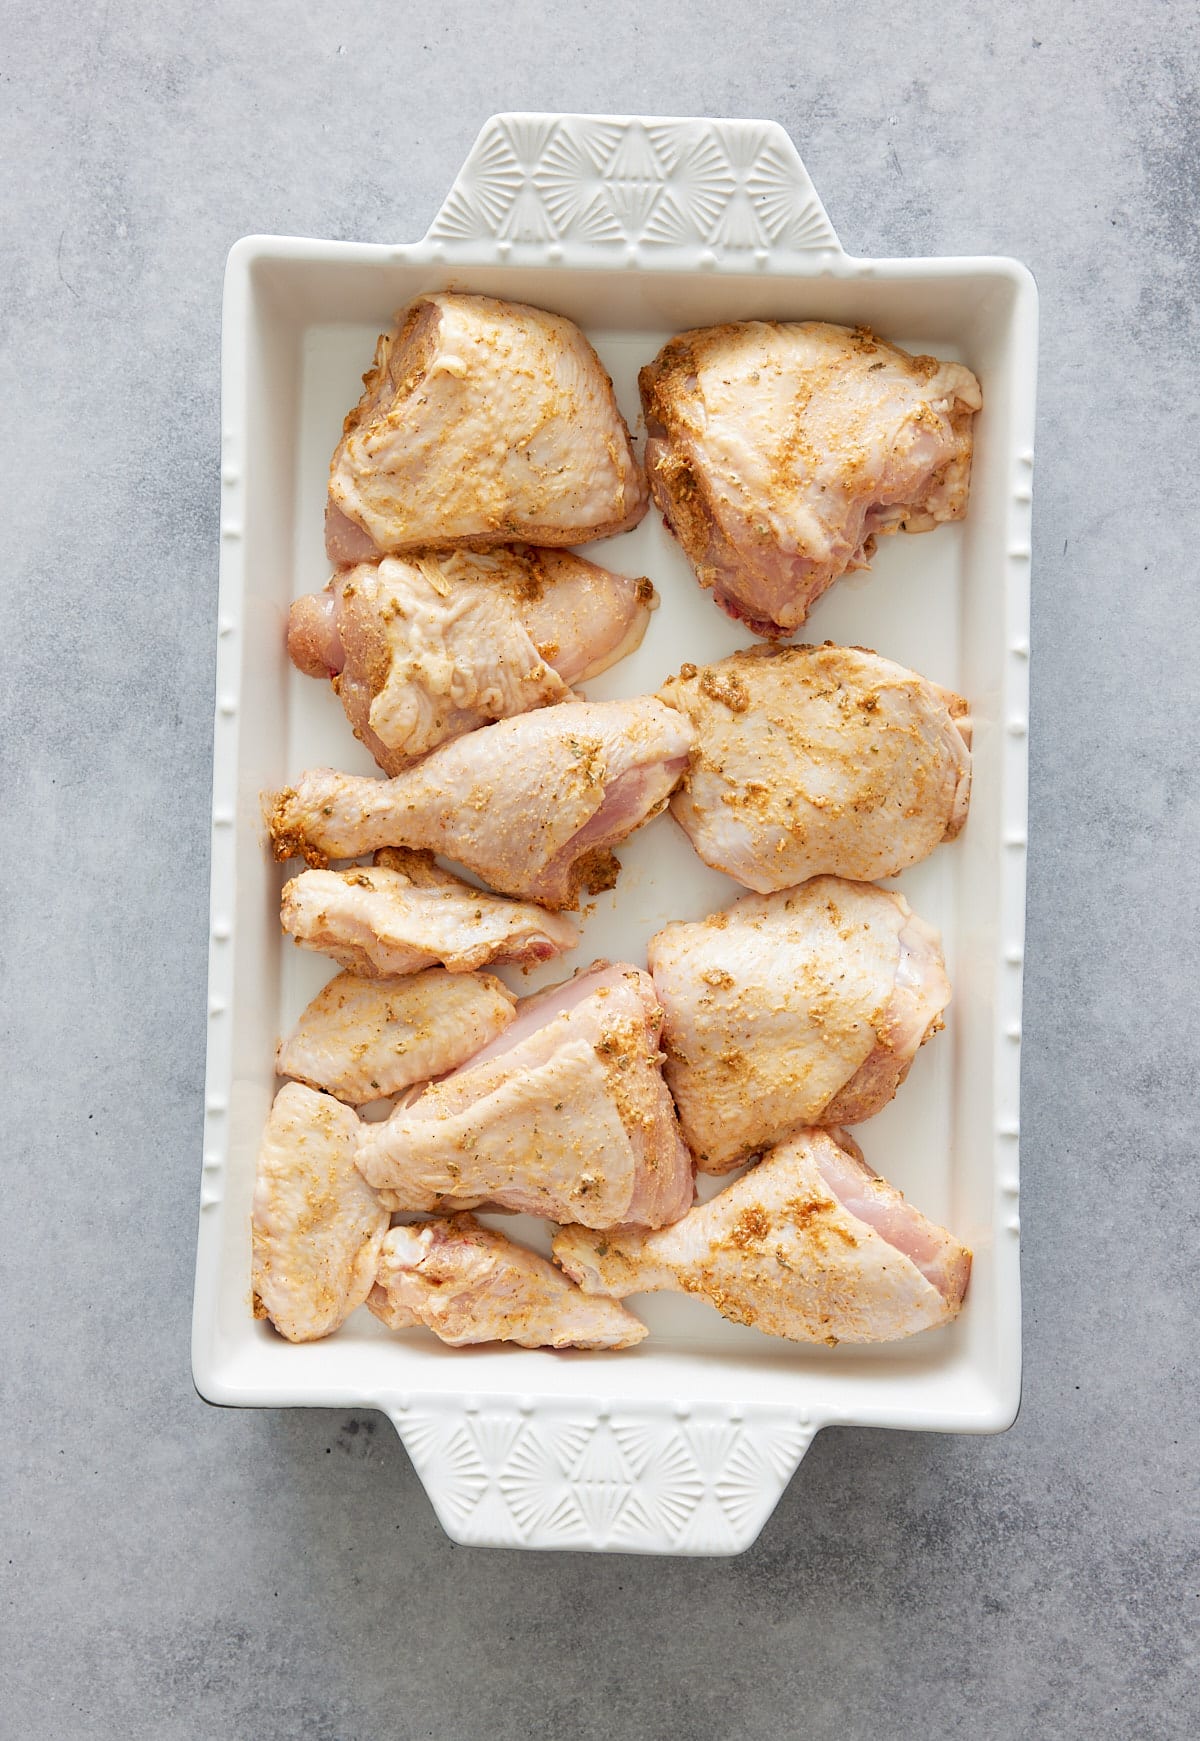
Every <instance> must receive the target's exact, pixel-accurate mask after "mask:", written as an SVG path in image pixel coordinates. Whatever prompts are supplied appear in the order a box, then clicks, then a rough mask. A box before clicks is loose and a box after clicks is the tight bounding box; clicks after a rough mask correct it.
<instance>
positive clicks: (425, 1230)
mask: <svg viewBox="0 0 1200 1741" xmlns="http://www.w3.org/2000/svg"><path fill="white" fill-rule="evenodd" d="M367 1305H368V1306H369V1307H370V1309H371V1311H372V1312H374V1314H375V1316H376V1317H377V1318H378V1319H379V1320H380V1322H381V1323H384V1324H386V1325H387V1326H388V1328H389V1329H390V1330H407V1329H409V1328H410V1327H413V1326H415V1325H424V1326H425V1327H426V1328H427V1329H429V1330H432V1331H433V1333H434V1335H435V1336H437V1337H439V1338H440V1339H441V1341H443V1342H448V1343H449V1344H450V1346H451V1347H452V1348H464V1347H467V1346H469V1345H470V1344H473V1343H477V1342H516V1343H517V1344H519V1346H520V1347H522V1348H632V1347H633V1346H634V1344H635V1343H637V1342H640V1341H641V1340H642V1338H643V1337H644V1336H645V1335H646V1326H645V1325H644V1324H643V1323H640V1322H639V1320H638V1319H637V1318H635V1317H634V1315H633V1313H632V1312H628V1311H626V1309H625V1307H624V1306H621V1305H618V1304H617V1302H616V1301H615V1300H605V1299H596V1298H591V1297H589V1296H588V1295H587V1294H584V1293H582V1292H581V1291H580V1290H579V1288H577V1287H576V1286H575V1284H574V1282H572V1281H570V1280H569V1279H568V1278H567V1277H566V1276H565V1275H564V1274H563V1272H562V1271H561V1270H560V1269H556V1268H555V1267H554V1265H553V1264H552V1263H547V1261H546V1259H545V1258H544V1257H539V1256H538V1255H537V1253H536V1252H532V1251H529V1250H527V1249H526V1248H525V1246H523V1245H517V1244H515V1243H514V1241H513V1240H511V1239H505V1237H504V1235H503V1234H501V1233H494V1232H493V1231H492V1230H491V1229H490V1228H488V1227H484V1226H482V1225H481V1223H480V1222H478V1221H476V1219H475V1217H474V1216H473V1215H454V1216H451V1217H450V1219H449V1220H445V1221H440V1220H439V1221H423V1222H419V1223H416V1224H414V1225H413V1226H411V1227H393V1228H392V1231H391V1232H390V1233H389V1234H388V1236H387V1238H386V1239H385V1240H384V1242H383V1251H382V1253H381V1256H380V1261H379V1276H378V1279H377V1281H376V1283H375V1286H374V1287H373V1288H372V1289H371V1292H370V1294H369V1295H368V1296H367Z"/></svg>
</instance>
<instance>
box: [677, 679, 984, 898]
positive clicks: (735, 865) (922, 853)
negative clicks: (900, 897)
mask: <svg viewBox="0 0 1200 1741" xmlns="http://www.w3.org/2000/svg"><path fill="white" fill-rule="evenodd" d="M660 693H661V696H662V699H663V700H664V701H666V702H669V703H670V705H671V706H672V707H677V708H679V709H680V711H681V712H683V713H685V714H686V715H687V717H688V718H689V719H690V720H691V722H692V724H693V725H694V726H695V728H696V742H695V745H694V747H693V749H692V758H691V765H690V767H689V769H688V772H687V774H686V775H685V776H684V779H683V782H682V784H681V785H680V787H679V789H678V790H677V791H676V793H675V795H674V797H673V798H672V799H671V813H672V815H673V816H674V817H675V819H676V821H677V822H679V823H680V825H681V826H682V828H683V829H684V832H685V833H686V834H687V836H688V838H689V839H690V840H691V842H692V845H693V846H694V847H695V848H696V851H697V852H698V853H699V854H700V857H701V858H702V859H703V860H704V862H705V864H710V865H712V866H713V868H714V869H715V870H720V871H725V872H726V873H727V875H729V876H731V877H735V878H736V879H737V881H738V882H740V883H744V884H745V885H746V887H747V888H751V889H757V890H758V891H759V892H760V893H762V894H766V893H768V892H770V891H771V890H773V889H787V888H793V887H794V886H795V885H796V884H797V883H802V882H804V881H806V879H807V878H809V877H813V876H817V875H818V874H820V873H822V872H829V873H832V874H833V875H836V876H842V877H851V878H854V879H856V880H857V881H859V882H873V881H874V880H875V879H876V878H877V877H890V876H895V875H896V874H897V872H899V871H902V870H904V869H905V868H906V867H907V866H908V865H911V864H916V863H917V862H918V861H919V860H920V859H923V858H927V857H928V855H929V854H930V853H931V852H932V851H933V849H934V847H935V846H937V844H938V843H939V841H942V840H952V839H953V838H954V836H955V835H956V834H957V833H958V831H959V829H960V828H961V827H962V825H963V823H964V822H965V821H966V815H967V805H968V802H969V800H970V792H971V756H970V750H969V747H968V746H969V743H970V729H971V722H970V720H969V719H968V718H967V717H966V713H967V704H966V702H965V701H962V700H961V699H960V698H959V697H958V696H957V695H952V694H951V693H950V692H949V691H948V690H945V689H939V688H938V686H937V685H936V684H934V683H928V682H926V680H925V678H923V677H918V676H917V674H916V672H914V671H906V670H905V669H904V667H903V666H901V665H893V664H892V663H891V661H890V660H888V659H881V658H880V657H879V655H878V654H876V653H870V652H867V651H865V650H864V649H863V648H861V647H834V646H830V645H826V646H824V647H771V648H768V647H759V648H756V649H755V650H754V651H752V652H741V653H734V654H733V655H732V656H731V657H730V658H728V659H722V660H720V661H719V663H717V664H715V665H703V666H700V667H696V666H695V665H685V666H684V667H683V670H682V671H681V673H680V675H679V676H678V677H673V678H671V679H670V681H669V682H668V683H666V684H664V685H663V688H662V690H661V692H660Z"/></svg>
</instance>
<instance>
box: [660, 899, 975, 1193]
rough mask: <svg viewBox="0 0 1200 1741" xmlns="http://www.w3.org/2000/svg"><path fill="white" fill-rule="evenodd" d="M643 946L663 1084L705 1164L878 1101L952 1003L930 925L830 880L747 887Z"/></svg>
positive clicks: (723, 1164)
mask: <svg viewBox="0 0 1200 1741" xmlns="http://www.w3.org/2000/svg"><path fill="white" fill-rule="evenodd" d="M647 954H648V958H649V963H650V971H651V973H652V974H653V976H654V988H655V990H656V991H657V993H658V996H659V1000H660V1002H661V1003H662V1006H663V1012H664V1018H665V1019H664V1024H663V1043H664V1048H665V1050H666V1054H667V1064H666V1074H667V1081H668V1082H669V1083H670V1086H671V1092H672V1094H673V1095H674V1096H675V1103H676V1105H677V1106H678V1108H679V1120H680V1124H681V1125H682V1127H683V1134H684V1136H685V1137H686V1138H687V1141H688V1143H689V1144H690V1146H691V1148H692V1150H693V1151H694V1153H695V1155H696V1161H697V1165H698V1166H699V1168H700V1170H701V1171H702V1172H706V1173H725V1172H728V1171H729V1169H730V1168H731V1167H736V1166H737V1165H738V1164H739V1163H740V1162H742V1161H744V1160H745V1159H746V1158H747V1157H748V1156H749V1155H752V1154H756V1153H757V1152H758V1151H759V1150H761V1149H764V1148H767V1147H768V1146H769V1145H770V1144H772V1143H777V1142H780V1141H782V1140H783V1139H784V1138H785V1137H787V1136H790V1135H791V1134H792V1133H793V1132H794V1131H796V1130H798V1129H799V1128H801V1127H802V1126H804V1125H812V1124H820V1125H841V1124H856V1123H858V1122H859V1121H860V1120H861V1119H864V1118H869V1117H870V1116H871V1114H872V1113H875V1112H878V1111H879V1109H880V1107H882V1106H885V1105H886V1104H887V1102H888V1101H889V1100H890V1099H891V1098H892V1096H893V1095H894V1094H895V1092H896V1090H897V1088H898V1087H899V1086H900V1084H901V1082H903V1080H904V1078H905V1076H906V1075H907V1074H908V1070H909V1066H910V1065H911V1063H912V1061H913V1059H914V1057H915V1056H916V1054H917V1051H918V1049H919V1048H920V1046H921V1045H922V1044H923V1042H924V1041H925V1040H927V1039H928V1038H929V1036H930V1035H931V1034H934V1033H936V1032H937V1030H938V1029H939V1028H940V1027H941V1025H942V1023H941V1013H942V1011H943V1010H944V1009H945V1007H946V1005H947V1004H948V1003H949V1001H950V983H949V981H948V980H947V978H946V971H945V966H944V964H943V961H942V952H941V944H940V940H939V938H938V934H937V932H936V931H935V930H934V929H933V927H932V926H930V925H927V924H925V922H924V921H923V920H921V919H918V918H917V916H916V914H915V913H913V912H912V910H911V909H910V907H909V905H908V902H907V901H906V900H905V899H904V897H903V895H897V894H890V893H888V892H887V891H885V890H884V889H878V888H875V887H874V886H873V885H872V884H870V883H851V882H844V881H843V880H842V879H841V878H840V877H814V878H813V880H812V881H811V882H807V883H804V884H802V885H801V887H800V888H798V889H784V890H781V891H780V892H779V893H778V894H773V895H743V897H742V899H741V900H739V901H735V902H734V904H733V906H732V907H730V908H728V909H727V910H726V911H725V912H721V913H714V914H713V915H712V916H711V917H710V918H708V919H704V920H702V921H701V922H700V923H699V924H694V925H685V924H675V925H668V926H666V928H665V929H664V930H662V931H660V932H659V933H658V935H657V936H655V937H652V938H651V939H650V944H649V948H648V951H647Z"/></svg>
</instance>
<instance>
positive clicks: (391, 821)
mask: <svg viewBox="0 0 1200 1741" xmlns="http://www.w3.org/2000/svg"><path fill="white" fill-rule="evenodd" d="M692 737H693V733H692V728H691V726H690V725H689V724H688V722H687V720H686V719H685V718H684V717H683V715H682V714H681V713H677V712H676V711H675V709H674V708H671V707H664V706H663V704H662V702H661V701H656V700H655V699H654V697H653V696H648V695H644V696H639V697H637V698H636V699H635V700H633V701H596V702H588V701H568V702H564V703H563V704H562V705H561V706H560V707H549V708H543V709H542V710H541V711H540V712H538V713H526V714H521V715H519V716H518V717H517V718H516V719H504V720H501V721H499V723H498V724H496V725H489V726H485V727H484V728H483V729H482V730H481V731H475V732H470V733H468V735H467V736H466V737H462V738H456V739H455V740H454V741H453V742H452V743H448V744H443V745H442V746H441V747H440V748H439V749H436V750H433V751H432V752H431V753H430V754H429V755H428V756H426V757H425V759H424V761H422V762H420V763H418V765H417V766H416V767H414V768H410V769H409V770H408V772H407V773H404V774H400V775H398V776H397V777H396V778H395V779H392V780H372V779H362V778H360V777H358V776H355V775H351V774H339V773H335V772H334V771H333V770H332V769H329V768H318V769H315V770H313V771H311V772H309V773H307V774H305V775H304V776H303V778H302V779H301V781H300V783H299V785H298V786H295V787H288V788H287V789H285V790H284V791H283V792H280V793H279V794H278V795H277V796H276V797H275V798H274V799H273V800H271V801H270V802H269V805H268V816H267V820H268V826H269V828H270V833H271V840H272V844H273V846H274V849H275V856H276V857H277V858H289V857H292V856H293V855H295V854H303V856H304V857H305V858H307V859H308V861H309V863H310V864H318V865H319V864H322V863H327V862H328V861H329V859H331V858H335V859H336V858H357V857H359V856H360V855H361V854H363V853H366V852H372V851H374V850H375V849H376V848H377V847H380V846H415V847H427V848H429V849H430V850H431V851H433V852H438V853H443V854H444V855H445V856H446V857H447V858H452V859H455V860H456V861H457V862H458V863H459V864H463V865H466V867H467V869H468V870H472V871H474V872H475V873H476V875H477V876H481V877H482V878H483V879H484V880H485V882H488V883H490V884H491V885H492V887H493V888H496V889H501V890H502V891H503V892H504V893H505V894H509V895H520V896H522V897H523V898H524V899H526V900H530V901H539V902H540V903H541V904H542V905H543V906H545V907H551V908H555V909H557V908H561V907H574V906H577V905H578V904H579V893H580V890H581V889H587V890H588V891H589V892H590V893H593V894H594V893H596V892H597V891H598V890H600V889H607V888H612V886H613V884H614V883H615V882H616V879H617V874H618V872H619V869H620V867H619V865H618V863H617V861H616V860H615V859H614V858H613V855H612V853H611V851H610V850H609V849H610V848H611V847H612V846H615V845H616V844H617V843H618V842H619V841H622V840H624V839H625V837H626V835H629V834H632V832H633V830H634V829H635V828H640V827H641V825H642V823H643V822H647V821H649V819H650V818H651V817H652V816H656V815H657V814H658V812H659V811H660V810H661V809H663V807H664V806H665V804H666V802H667V799H668V798H669V797H670V795H671V793H672V791H673V790H674V788H675V784H676V782H677V781H678V780H679V778H680V776H681V775H682V773H683V771H684V769H685V767H686V766H687V758H688V752H689V750H690V749H691V745H692ZM350 965H353V964H352V963H351V964H350ZM447 965H449V963H448V964H447ZM472 965H479V963H478V962H476V963H473V964H472ZM387 971H389V972H400V971H406V970H403V969H395V968H393V969H388V970H387Z"/></svg>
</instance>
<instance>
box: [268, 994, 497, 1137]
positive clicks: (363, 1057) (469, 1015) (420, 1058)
mask: <svg viewBox="0 0 1200 1741" xmlns="http://www.w3.org/2000/svg"><path fill="white" fill-rule="evenodd" d="M515 1002H516V998H515V997H514V996H513V994H512V992H511V991H509V989H508V987H507V986H506V985H502V984H501V983H500V981H499V980H498V979H495V978H493V976H492V975H491V974H490V973H448V972H447V971H446V969H445V968H444V967H430V968H427V969H426V970H425V972H424V973H414V974H411V975H409V976H408V977H406V978H404V979H362V978H360V977H359V976H358V975H357V974H354V973H339V974H338V975H337V977H336V978H335V979H331V980H330V981H329V984H328V985H327V986H325V987H324V989H323V990H322V991H319V992H318V993H317V995H316V997H315V998H313V1000H312V1002H311V1003H310V1004H309V1005H308V1007H307V1009H306V1010H305V1011H304V1014H303V1015H302V1016H301V1017H300V1020H299V1022H298V1023H297V1025H296V1027H295V1029H294V1030H293V1032H292V1033H291V1034H290V1035H289V1037H288V1038H287V1039H286V1040H284V1042H283V1044H282V1045H281V1046H280V1048H279V1051H278V1052H277V1054H276V1058H275V1068H276V1070H277V1071H278V1072H279V1074H280V1075H281V1076H295V1077H296V1078H297V1079H298V1080H299V1081H301V1082H307V1083H308V1084H309V1086H310V1087H312V1088H323V1089H325V1090H326V1092H327V1093H329V1094H336V1095H337V1097H338V1099H339V1100H348V1101H351V1102H352V1103H353V1104H355V1105H361V1104H362V1103H363V1102H364V1101H368V1100H378V1099H379V1098H380V1097H381V1096H383V1095H386V1094H399V1093H400V1091H401V1090H402V1089H404V1088H410V1087H411V1086H412V1084H413V1083H414V1082H426V1081H428V1080H429V1078H430V1077H432V1076H442V1075H444V1074H445V1072H446V1071H447V1070H453V1069H454V1068H455V1067H456V1065H459V1064H462V1063H464V1062H465V1060H466V1059H468V1058H470V1057H471V1056H472V1054H473V1053H475V1052H478V1051H479V1050H480V1048H481V1047H482V1046H486V1045H487V1044H488V1042H489V1040H494V1039H495V1038H496V1036H497V1035H498V1034H502V1033H503V1032H504V1030H505V1028H507V1027H508V1025H509V1023H510V1022H511V1021H512V1019H513V1005H514V1003H515Z"/></svg>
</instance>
